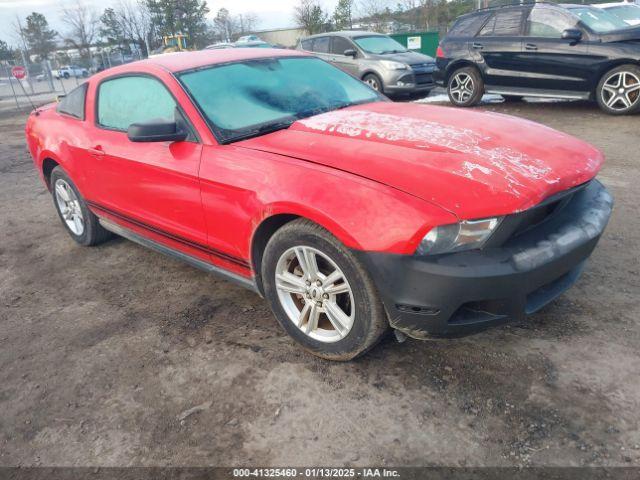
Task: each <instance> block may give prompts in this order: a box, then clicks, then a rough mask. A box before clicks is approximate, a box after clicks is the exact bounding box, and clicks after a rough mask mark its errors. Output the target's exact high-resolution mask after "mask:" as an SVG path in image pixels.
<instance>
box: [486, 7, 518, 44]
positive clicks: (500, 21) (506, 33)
mask: <svg viewBox="0 0 640 480" xmlns="http://www.w3.org/2000/svg"><path fill="white" fill-rule="evenodd" d="M523 13H524V11H523V10H521V9H516V8H510V9H508V10H499V11H497V12H496V13H494V14H493V17H492V18H490V19H489V21H488V22H487V24H486V25H485V26H484V27H483V28H482V30H480V33H479V35H480V36H483V37H519V36H520V35H521V34H522V16H523Z"/></svg>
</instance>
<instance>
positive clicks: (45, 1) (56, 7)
mask: <svg viewBox="0 0 640 480" xmlns="http://www.w3.org/2000/svg"><path fill="white" fill-rule="evenodd" d="M83 1H84V3H85V4H87V5H91V6H93V7H94V8H95V9H96V10H97V11H102V10H104V9H105V8H107V7H108V6H111V5H114V4H117V3H118V0H83ZM336 2H337V0H322V3H323V4H324V6H325V7H326V8H328V9H331V10H332V9H333V7H334V6H335V4H336ZM75 3H76V2H75V0H0V39H1V40H4V41H5V42H7V43H9V44H11V45H17V38H16V35H15V33H14V31H15V29H14V27H13V25H14V24H15V22H16V15H18V16H19V17H20V18H21V19H22V21H23V22H24V18H25V17H26V16H27V15H29V14H30V13H31V12H34V11H35V12H40V13H42V14H44V15H45V16H46V17H47V21H48V22H49V25H50V26H51V28H53V29H55V30H57V31H58V32H60V33H63V32H64V30H65V26H64V24H62V23H61V21H60V14H61V10H62V9H63V8H64V7H65V6H72V5H74V4H75ZM296 3H297V0H211V1H209V0H208V1H207V4H208V5H209V9H210V10H211V12H210V13H209V17H210V18H212V17H213V16H214V15H215V12H216V11H218V9H220V8H222V7H225V8H227V9H228V10H229V11H230V12H231V13H232V14H236V13H247V12H253V13H255V14H256V15H257V16H258V19H259V24H258V28H259V29H269V28H281V27H290V26H293V24H294V22H293V17H292V11H293V6H294V5H295V4H296Z"/></svg>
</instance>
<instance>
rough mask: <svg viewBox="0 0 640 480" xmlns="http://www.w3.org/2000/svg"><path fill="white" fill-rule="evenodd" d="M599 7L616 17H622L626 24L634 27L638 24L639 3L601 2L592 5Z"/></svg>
mask: <svg viewBox="0 0 640 480" xmlns="http://www.w3.org/2000/svg"><path fill="white" fill-rule="evenodd" d="M593 7H596V8H601V9H602V10H605V11H607V12H609V13H612V14H614V15H615V16H616V17H618V18H620V19H622V20H623V21H624V22H625V23H626V24H628V25H630V26H632V27H635V26H638V25H640V4H636V3H630V2H615V3H601V4H598V5H593Z"/></svg>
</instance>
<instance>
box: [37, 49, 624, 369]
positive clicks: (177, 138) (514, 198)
mask: <svg viewBox="0 0 640 480" xmlns="http://www.w3.org/2000/svg"><path fill="white" fill-rule="evenodd" d="M26 135H27V140H28V144H29V148H30V151H31V154H32V155H33V158H34V161H35V164H36V167H37V169H38V171H39V172H40V174H41V176H42V179H43V180H44V182H45V184H46V185H47V187H48V188H49V189H50V191H51V193H52V195H53V198H54V204H55V207H56V209H57V211H58V214H59V216H60V218H61V220H62V224H63V225H64V227H65V228H66V229H67V231H68V232H69V234H70V235H71V237H72V238H73V239H74V240H75V241H76V242H78V243H79V244H82V245H96V244H98V243H100V242H102V241H104V240H105V239H107V238H108V237H109V235H110V234H111V233H112V232H113V233H116V234H118V235H121V236H123V237H126V238H129V239H131V240H133V241H136V242H139V243H141V244H143V245H146V246H148V247H151V248H154V249H157V250H159V251H161V252H163V253H166V254H170V255H173V256H176V257H178V258H180V259H182V260H184V261H186V262H189V263H190V264H192V265H194V266H197V267H201V268H203V269H205V270H207V271H210V272H215V273H217V274H220V275H222V276H224V277H226V278H227V279H229V280H232V281H235V282H237V283H239V284H241V285H243V286H245V287H248V288H250V289H252V290H254V291H256V292H258V293H259V294H261V295H264V296H265V297H266V298H267V300H268V301H269V303H270V305H271V308H272V310H273V312H274V314H275V316H276V318H277V319H278V321H279V322H280V324H281V325H282V326H283V327H284V329H285V330H286V331H287V332H288V333H289V334H290V335H291V336H292V337H293V338H294V339H295V340H297V341H298V342H299V343H300V344H302V346H303V347H304V348H306V349H307V350H310V351H311V352H313V353H314V354H316V355H319V356H322V357H324V358H330V359H336V360H345V359H350V358H353V357H355V356H357V355H359V354H361V353H363V352H365V351H366V350H368V349H369V348H371V347H372V346H373V345H375V343H376V342H377V341H378V340H379V339H380V338H381V336H382V335H383V334H384V333H385V332H386V331H387V330H388V329H389V327H392V328H394V329H396V330H398V331H399V332H403V333H404V334H406V335H409V336H411V337H414V338H425V337H428V336H443V335H451V334H463V333H467V332H471V331H475V330H478V329H482V328H485V327H487V326H490V325H495V324H499V323H502V322H505V321H507V320H510V319H515V318H521V317H522V316H524V315H525V314H529V313H532V312H534V311H536V310H538V309H539V308H541V307H542V306H543V305H545V304H547V303H548V302H550V301H551V300H552V299H554V298H555V297H557V296H558V295H559V294H560V293H562V292H563V291H564V290H565V289H566V288H568V287H569V286H570V285H571V284H572V283H574V282H575V280H576V278H577V277H578V275H579V274H580V271H581V270H582V268H583V265H584V263H585V260H586V259H587V258H588V257H589V255H590V253H591V252H592V250H593V249H594V247H595V245H596V243H597V242H598V239H599V238H600V235H601V234H602V232H603V230H604V228H605V226H606V224H607V221H608V219H609V216H610V213H611V208H612V198H611V196H610V195H609V194H608V192H607V191H606V190H605V188H604V187H603V186H602V185H601V184H600V183H599V182H598V181H597V180H594V177H595V175H596V173H597V172H598V170H599V169H600V166H601V164H602V162H603V157H602V154H601V153H600V152H599V151H598V150H596V149H595V148H593V147H591V146H590V145H588V144H586V143H584V142H582V141H580V140H577V139H575V138H572V137H569V136H567V135H565V134H562V133H559V132H556V131H554V130H551V129H549V128H546V127H544V126H541V125H538V124H535V123H531V122H528V121H524V120H519V119H515V118H511V117H507V116H504V115H498V114H492V113H481V112H469V111H464V112H462V111H460V110H455V109H449V108H442V107H435V106H424V105H415V104H399V103H392V102H389V101H387V100H386V99H385V98H384V97H382V96H380V95H379V94H378V93H376V92H375V91H373V90H371V89H370V88H369V87H368V86H366V85H365V84H363V83H361V82H360V81H358V80H356V79H354V78H352V77H351V76H349V75H347V74H346V73H344V72H342V71H341V70H338V69H336V68H334V67H333V66H331V65H329V64H328V63H325V62H323V61H322V60H319V59H317V58H314V57H312V56H308V55H305V54H301V53H297V52H296V53H294V52H288V51H283V50H268V49H264V50H260V51H258V50H253V49H231V50H219V51H203V52H195V53H177V54H170V55H164V56H160V57H156V58H154V59H151V60H146V61H142V62H136V63H132V64H129V65H125V66H122V67H117V68H113V69H109V70H107V71H105V72H102V73H100V74H98V75H95V76H93V77H92V78H91V79H89V81H87V82H86V83H84V84H83V85H81V86H80V87H78V88H77V89H75V90H74V91H72V92H71V93H69V95H67V96H66V97H65V98H63V99H62V101H61V102H60V103H59V104H57V106H56V105H49V106H45V107H43V108H40V109H38V110H36V111H35V112H33V113H32V114H31V116H30V117H29V120H28V122H27V126H26Z"/></svg>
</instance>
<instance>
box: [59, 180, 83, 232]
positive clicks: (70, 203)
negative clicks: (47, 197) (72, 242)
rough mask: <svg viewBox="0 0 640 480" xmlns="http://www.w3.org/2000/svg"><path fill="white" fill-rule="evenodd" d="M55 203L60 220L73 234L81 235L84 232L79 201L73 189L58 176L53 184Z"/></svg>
mask: <svg viewBox="0 0 640 480" xmlns="http://www.w3.org/2000/svg"><path fill="white" fill-rule="evenodd" d="M54 195H55V199H56V205H57V207H58V211H59V212H60V216H61V217H62V220H63V221H64V222H65V223H66V224H67V228H68V229H69V230H71V232H72V233H73V234H74V235H77V236H79V237H80V236H82V234H83V233H84V216H83V215H82V209H81V208H80V201H79V200H78V197H77V196H76V194H75V192H74V191H73V189H72V188H71V187H70V186H69V184H68V183H67V181H66V180H65V179H63V178H58V179H57V180H56V182H55V184H54Z"/></svg>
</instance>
